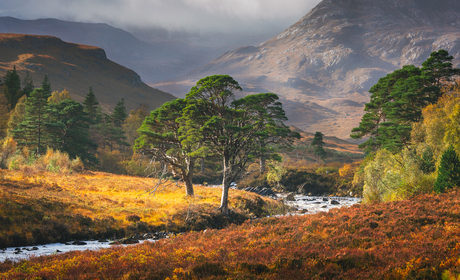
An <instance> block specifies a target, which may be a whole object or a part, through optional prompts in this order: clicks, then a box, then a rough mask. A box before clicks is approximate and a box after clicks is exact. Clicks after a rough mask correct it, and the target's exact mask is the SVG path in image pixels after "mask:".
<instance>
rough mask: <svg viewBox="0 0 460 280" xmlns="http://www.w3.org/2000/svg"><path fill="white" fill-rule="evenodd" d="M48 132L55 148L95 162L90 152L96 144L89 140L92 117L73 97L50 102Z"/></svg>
mask: <svg viewBox="0 0 460 280" xmlns="http://www.w3.org/2000/svg"><path fill="white" fill-rule="evenodd" d="M64 92H66V91H64ZM48 112H49V123H48V124H47V127H48V131H49V132H48V133H49V136H50V138H51V139H52V141H49V143H50V145H51V146H52V147H54V148H55V149H58V150H61V151H64V152H66V153H67V154H68V155H69V156H70V157H71V158H76V157H77V156H78V157H79V158H80V159H81V160H83V161H84V162H85V163H95V162H96V158H95V157H94V155H93V154H92V153H91V152H90V151H91V150H94V149H95V148H96V146H97V145H96V144H94V143H93V142H92V141H90V140H89V126H90V119H89V118H88V117H87V114H86V113H85V112H84V109H83V106H82V105H81V104H80V103H78V102H77V101H74V100H72V99H71V98H65V99H62V100H58V101H57V102H54V101H53V102H50V103H49V109H48Z"/></svg>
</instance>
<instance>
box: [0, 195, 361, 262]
mask: <svg viewBox="0 0 460 280" xmlns="http://www.w3.org/2000/svg"><path fill="white" fill-rule="evenodd" d="M278 196H279V198H285V197H286V196H287V195H286V194H284V195H283V194H281V195H278ZM360 201H361V199H360V198H355V197H322V196H306V195H295V196H294V200H293V201H286V202H285V203H286V204H287V205H289V206H292V207H295V208H296V209H297V211H295V212H292V213H288V214H287V215H306V214H315V213H318V212H326V211H329V210H330V209H332V208H339V207H349V206H351V205H353V204H356V203H360ZM147 241H150V242H154V240H147ZM140 242H144V241H143V240H140ZM84 243H86V244H85V245H66V244H64V243H53V244H46V245H37V246H24V247H9V248H6V249H5V250H1V249H0V262H4V261H5V260H11V261H20V260H23V259H28V258H30V257H32V256H43V255H52V254H60V253H64V252H70V251H77V250H79V251H84V250H98V249H103V248H109V247H110V246H114V245H110V244H109V242H99V241H84ZM116 246H131V245H116Z"/></svg>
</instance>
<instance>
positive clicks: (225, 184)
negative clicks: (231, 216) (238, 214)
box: [219, 156, 231, 216]
mask: <svg viewBox="0 0 460 280" xmlns="http://www.w3.org/2000/svg"><path fill="white" fill-rule="evenodd" d="M223 163H224V168H223V169H224V170H223V172H222V173H223V179H222V197H221V200H220V207H219V210H220V211H221V212H222V214H224V215H226V216H228V190H229V189H230V183H231V182H230V180H229V179H230V178H229V177H230V176H228V175H229V174H230V172H229V171H230V167H229V166H228V159H227V158H225V156H224V162H223Z"/></svg>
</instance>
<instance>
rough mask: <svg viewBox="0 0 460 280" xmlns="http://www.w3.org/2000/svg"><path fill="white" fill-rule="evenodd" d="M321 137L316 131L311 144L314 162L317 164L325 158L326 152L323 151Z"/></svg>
mask: <svg viewBox="0 0 460 280" xmlns="http://www.w3.org/2000/svg"><path fill="white" fill-rule="evenodd" d="M323 136H324V134H322V133H321V132H319V131H317V132H316V133H315V137H314V138H313V141H312V142H311V145H312V146H313V149H314V150H313V153H314V154H315V155H316V162H317V163H319V159H320V158H321V159H325V158H326V156H327V153H326V151H325V150H324V145H325V144H326V143H324V141H323Z"/></svg>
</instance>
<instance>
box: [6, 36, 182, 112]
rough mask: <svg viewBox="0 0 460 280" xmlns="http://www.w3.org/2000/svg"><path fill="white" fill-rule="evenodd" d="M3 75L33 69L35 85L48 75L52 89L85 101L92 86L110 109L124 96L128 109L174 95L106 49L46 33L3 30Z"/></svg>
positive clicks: (154, 104) (151, 106) (151, 104)
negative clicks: (110, 55)
mask: <svg viewBox="0 0 460 280" xmlns="http://www.w3.org/2000/svg"><path fill="white" fill-rule="evenodd" d="M0 49H1V52H0V76H2V77H3V76H4V75H5V74H6V72H7V71H8V70H11V69H13V67H16V70H17V72H18V74H19V76H20V77H21V80H22V79H23V78H24V77H25V75H26V71H29V73H30V75H31V76H32V77H33V81H34V85H35V87H40V86H41V83H42V81H43V78H44V76H45V74H46V75H48V77H49V80H50V83H51V89H52V90H53V91H56V90H57V91H63V90H64V89H66V90H67V91H68V92H69V93H70V96H72V98H73V99H75V100H76V101H78V102H83V100H84V99H85V97H86V94H87V93H88V90H89V87H90V86H92V88H93V91H94V93H95V95H96V97H97V98H98V100H99V103H100V104H101V106H102V107H103V108H104V109H105V110H106V111H110V110H111V109H113V107H114V106H115V105H116V103H117V102H118V101H120V100H121V99H122V98H124V100H125V106H126V108H127V109H128V110H131V109H135V108H136V107H138V106H139V105H141V104H145V105H147V107H148V108H149V109H155V108H157V107H159V106H161V105H162V104H163V103H165V102H167V101H170V100H172V99H174V96H172V95H170V94H169V93H166V92H162V91H160V90H157V89H153V88H151V87H149V86H148V85H146V84H145V83H143V82H142V81H141V79H140V77H139V75H138V74H136V73H135V72H134V71H132V70H130V69H128V68H126V67H124V66H121V65H119V64H117V63H115V62H113V61H111V60H109V59H107V56H106V54H105V52H104V50H103V49H100V48H97V47H93V46H88V45H81V44H73V43H67V42H64V41H62V40H61V39H59V38H56V37H51V36H43V35H21V34H6V33H3V34H0Z"/></svg>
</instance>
